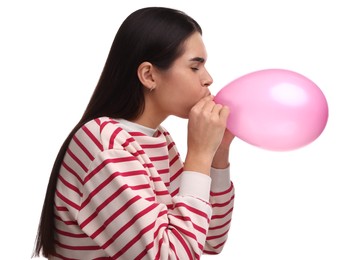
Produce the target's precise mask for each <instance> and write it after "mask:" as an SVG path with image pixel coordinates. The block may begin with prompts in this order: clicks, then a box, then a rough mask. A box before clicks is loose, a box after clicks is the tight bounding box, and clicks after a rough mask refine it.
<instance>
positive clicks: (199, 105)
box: [193, 95, 213, 110]
mask: <svg viewBox="0 0 357 260" xmlns="http://www.w3.org/2000/svg"><path fill="white" fill-rule="evenodd" d="M212 100H213V96H212V95H209V96H206V97H204V98H202V99H201V100H200V101H198V102H197V103H196V105H194V106H193V108H194V109H197V110H201V109H203V107H204V106H205V104H206V103H207V102H209V101H212Z"/></svg>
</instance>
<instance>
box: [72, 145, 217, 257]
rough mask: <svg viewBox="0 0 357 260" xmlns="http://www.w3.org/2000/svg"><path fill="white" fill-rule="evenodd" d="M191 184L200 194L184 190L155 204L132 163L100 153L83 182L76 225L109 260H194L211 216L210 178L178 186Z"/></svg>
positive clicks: (196, 176) (121, 155)
mask: <svg viewBox="0 0 357 260" xmlns="http://www.w3.org/2000/svg"><path fill="white" fill-rule="evenodd" d="M192 180H194V182H196V183H197V182H199V183H200V185H201V186H203V189H199V190H197V189H192V188H190V187H187V186H186V185H183V186H184V187H186V188H184V189H180V193H179V194H178V195H177V196H175V197H173V198H172V205H168V206H167V205H166V204H164V203H160V202H159V201H157V199H156V192H159V191H158V190H156V189H154V188H153V187H154V186H155V184H154V183H153V182H152V180H151V179H150V177H149V175H148V174H147V169H146V168H144V166H143V165H142V164H141V163H140V162H139V161H138V160H137V159H136V158H135V157H133V156H132V155H131V154H130V153H128V152H126V151H123V150H107V151H104V152H102V153H100V154H99V155H98V156H97V158H96V159H95V160H94V161H93V163H92V165H91V167H90V169H89V174H88V176H87V178H86V180H85V183H84V186H83V190H82V192H83V200H82V204H81V210H80V211H79V214H78V218H77V219H78V224H79V225H80V227H81V228H82V230H83V231H84V232H85V233H86V234H87V235H88V236H90V237H91V238H92V239H93V241H95V242H96V243H97V244H98V246H100V247H101V248H102V249H103V250H105V252H106V253H107V254H108V255H109V256H111V257H112V258H113V259H117V258H120V259H121V258H123V259H136V258H142V257H144V256H146V257H148V258H150V259H156V258H159V259H197V258H199V256H200V255H201V254H202V250H203V246H204V243H205V239H206V232H207V230H208V226H209V220H210V218H211V214H212V211H211V206H210V205H209V203H208V197H209V188H210V178H209V177H207V176H205V175H203V174H200V173H184V174H183V176H182V182H188V183H190V182H191V183H192ZM168 196H169V195H168ZM169 197H170V196H169ZM170 198H171V197H170Z"/></svg>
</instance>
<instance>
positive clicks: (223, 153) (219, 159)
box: [204, 130, 234, 254]
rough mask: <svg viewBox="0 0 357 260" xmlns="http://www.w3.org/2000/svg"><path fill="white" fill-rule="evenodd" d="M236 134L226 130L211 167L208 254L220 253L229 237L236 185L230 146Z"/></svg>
mask: <svg viewBox="0 0 357 260" xmlns="http://www.w3.org/2000/svg"><path fill="white" fill-rule="evenodd" d="M233 139H234V135H233V134H231V133H230V132H229V131H228V130H226V131H225V134H224V136H223V139H222V142H221V144H220V146H219V147H218V149H217V152H216V154H215V156H214V159H213V162H212V168H211V178H212V187H211V198H210V202H211V205H212V208H213V215H212V219H211V222H210V227H209V230H208V233H207V241H206V245H205V251H204V252H205V253H206V254H218V253H220V252H221V251H222V249H223V246H224V244H225V242H226V241H227V238H228V232H229V228H230V224H231V220H232V214H233V207H234V186H233V183H232V182H231V180H230V168H229V148H230V145H231V142H232V141H233Z"/></svg>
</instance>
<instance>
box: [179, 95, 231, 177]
mask: <svg viewBox="0 0 357 260" xmlns="http://www.w3.org/2000/svg"><path fill="white" fill-rule="evenodd" d="M228 115H229V109H228V107H226V106H222V105H220V104H216V103H215V102H214V101H213V96H208V97H205V98H203V99H201V100H200V101H199V102H198V103H197V104H196V105H195V106H194V107H193V108H192V109H191V112H190V114H189V121H188V137H187V138H188V139H187V142H188V144H187V145H188V147H187V156H186V161H185V170H191V171H197V172H202V173H205V174H208V175H209V172H210V168H211V165H212V160H213V158H214V157H215V154H216V152H217V149H218V147H222V148H226V147H228V149H229V144H230V143H231V141H232V140H231V139H233V138H231V136H230V135H231V134H230V133H226V123H227V118H228ZM225 133H226V134H225Z"/></svg>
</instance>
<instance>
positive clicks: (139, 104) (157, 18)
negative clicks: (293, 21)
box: [33, 7, 202, 257]
mask: <svg viewBox="0 0 357 260" xmlns="http://www.w3.org/2000/svg"><path fill="white" fill-rule="evenodd" d="M194 32H199V33H200V34H202V30H201V27H200V26H199V25H198V23H197V22H196V21H195V20H193V19H192V18H191V17H189V16H187V15H186V14H185V13H183V12H181V11H178V10H174V9H170V8H164V7H147V8H143V9H139V10H137V11H135V12H133V13H132V14H130V15H129V16H128V17H127V18H126V19H125V21H124V22H123V23H122V25H121V26H120V28H119V30H118V32H117V34H116V36H115V38H114V41H113V44H112V46H111V49H110V51H109V55H108V58H107V60H106V63H105V65H104V68H103V71H102V74H101V76H100V78H99V81H98V84H97V86H96V88H95V90H94V92H93V95H92V97H91V99H90V101H89V103H88V106H87V108H86V110H85V112H84V114H83V116H82V118H81V119H80V121H79V122H78V124H77V125H76V126H75V127H74V128H73V130H72V131H71V132H70V134H69V135H68V137H67V138H66V140H65V141H64V143H63V145H62V147H61V149H60V150H59V152H58V155H57V157H56V160H55V162H54V165H53V168H52V172H51V176H50V179H49V183H48V186H47V192H46V197H45V200H44V204H43V208H42V214H41V219H40V223H39V226H38V231H37V237H36V242H35V249H34V252H33V256H34V257H35V256H39V255H40V253H41V251H42V255H43V256H44V257H48V256H49V255H51V254H54V253H55V232H54V218H55V215H54V196H55V190H56V185H57V178H58V173H59V171H60V167H61V164H62V161H63V158H64V155H65V153H66V151H67V148H68V145H69V143H70V141H71V140H72V138H73V135H74V134H75V133H76V132H77V131H78V129H79V128H80V127H82V126H83V125H84V124H85V123H86V122H88V121H90V120H92V119H95V118H97V117H101V116H108V117H114V118H124V119H127V120H130V119H135V118H137V117H138V116H140V115H141V114H142V112H143V110H144V107H145V103H144V88H143V86H142V84H141V83H140V81H139V79H138V77H137V68H138V66H139V65H140V64H141V63H142V62H144V61H148V62H151V63H152V64H153V65H154V66H156V67H157V68H159V69H161V70H166V69H168V68H169V67H170V66H171V64H172V63H173V61H174V60H175V59H176V58H178V57H179V56H180V55H181V54H182V52H183V43H184V41H185V40H186V39H187V38H188V37H189V36H190V35H192V34H193V33H194Z"/></svg>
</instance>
